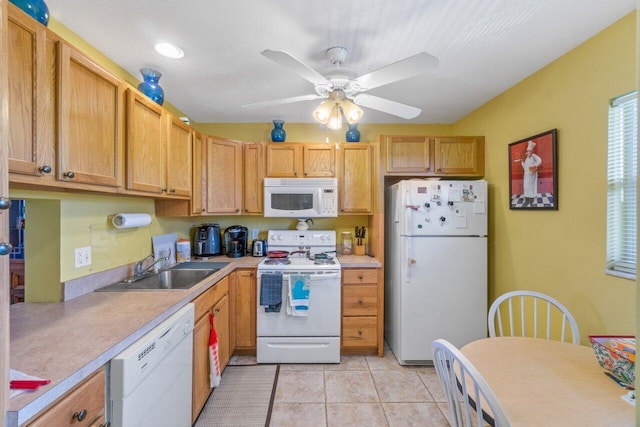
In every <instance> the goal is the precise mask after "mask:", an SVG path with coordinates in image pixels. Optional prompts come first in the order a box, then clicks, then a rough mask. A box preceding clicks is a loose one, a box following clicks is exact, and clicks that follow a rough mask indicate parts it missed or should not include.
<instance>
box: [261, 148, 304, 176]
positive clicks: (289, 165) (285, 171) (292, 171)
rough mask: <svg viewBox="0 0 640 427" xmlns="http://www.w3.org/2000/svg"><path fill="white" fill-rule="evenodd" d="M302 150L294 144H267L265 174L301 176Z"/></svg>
mask: <svg viewBox="0 0 640 427" xmlns="http://www.w3.org/2000/svg"><path fill="white" fill-rule="evenodd" d="M300 169H302V152H301V151H300V146H299V145H296V144H267V176H268V177H273V178H302V176H299V174H301V173H302V172H300V171H299V170H300Z"/></svg>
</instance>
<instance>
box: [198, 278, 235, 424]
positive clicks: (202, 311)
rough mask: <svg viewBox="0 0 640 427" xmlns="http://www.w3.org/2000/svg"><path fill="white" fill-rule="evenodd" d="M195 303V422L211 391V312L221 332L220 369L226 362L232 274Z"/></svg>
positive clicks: (219, 335) (218, 333)
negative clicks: (230, 278)
mask: <svg viewBox="0 0 640 427" xmlns="http://www.w3.org/2000/svg"><path fill="white" fill-rule="evenodd" d="M193 303H194V304H195V324H194V330H193V390H192V407H191V420H192V422H195V420H196V418H197V417H198V414H200V411H201V410H202V408H203V407H204V404H205V403H206V402H207V399H208V398H209V394H210V393H211V387H210V380H209V372H210V367H209V336H210V335H211V324H210V323H209V314H213V318H214V326H215V328H216V333H217V335H218V358H219V360H220V371H221V372H222V370H223V369H224V368H225V366H227V363H228V362H229V356H230V348H229V315H230V307H229V278H228V277H225V278H224V279H222V280H220V281H218V282H217V283H216V284H215V285H213V286H212V287H211V288H209V289H208V290H207V291H205V292H204V293H202V294H201V295H200V296H198V297H197V298H196V299H194V300H193Z"/></svg>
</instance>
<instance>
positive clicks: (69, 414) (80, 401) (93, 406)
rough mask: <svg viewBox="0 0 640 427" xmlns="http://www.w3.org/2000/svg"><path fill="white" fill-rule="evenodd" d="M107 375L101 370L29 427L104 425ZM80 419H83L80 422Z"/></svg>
mask: <svg viewBox="0 0 640 427" xmlns="http://www.w3.org/2000/svg"><path fill="white" fill-rule="evenodd" d="M104 390H105V373H104V369H102V368H100V370H99V371H98V372H96V373H95V374H94V375H93V376H92V377H91V378H89V379H88V380H86V381H85V382H83V383H82V384H80V385H79V386H78V387H76V388H75V389H74V390H73V391H71V392H70V393H69V394H67V395H66V396H65V397H63V398H62V400H60V401H59V402H58V403H56V404H55V405H53V406H52V407H51V408H50V409H49V410H47V411H46V412H45V413H44V414H42V415H41V416H40V417H38V418H36V420H35V421H33V422H32V423H30V424H27V425H28V426H29V427H45V426H46V427H51V426H73V427H75V426H78V427H80V426H93V425H99V424H101V423H104V419H105V417H104V408H105V394H104ZM79 418H82V420H80V419H79Z"/></svg>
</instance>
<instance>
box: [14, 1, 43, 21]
mask: <svg viewBox="0 0 640 427" xmlns="http://www.w3.org/2000/svg"><path fill="white" fill-rule="evenodd" d="M10 1H11V3H13V4H15V5H16V6H18V7H19V8H20V9H22V10H24V11H25V12H26V13H27V14H28V15H30V16H32V17H33V19H35V20H36V21H38V22H40V23H41V24H42V25H47V24H48V23H49V8H48V7H47V4H46V3H45V2H44V1H43V0H10Z"/></svg>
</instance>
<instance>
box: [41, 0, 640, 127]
mask: <svg viewBox="0 0 640 427" xmlns="http://www.w3.org/2000/svg"><path fill="white" fill-rule="evenodd" d="M47 4H48V6H49V11H50V14H51V16H53V17H54V18H55V19H57V20H58V21H60V22H62V23H63V24H64V25H66V26H67V27H69V28H70V29H71V30H73V31H74V32H76V33H77V34H78V35H79V36H80V37H82V38H84V39H85V40H87V41H88V42H89V43H91V44H92V45H93V46H95V47H96V48H97V49H98V50H100V51H101V52H103V53H104V54H105V55H106V56H108V57H109V58H111V59H112V60H113V61H115V62H116V63H118V64H119V65H120V66H122V67H123V68H125V69H126V70H127V71H129V72H130V73H131V74H133V75H135V76H138V77H140V74H139V71H138V70H139V69H140V68H142V67H151V68H155V69H157V70H159V71H161V72H162V74H163V76H162V78H161V79H160V85H161V86H162V87H163V88H164V90H165V99H166V100H167V101H168V102H171V103H172V104H173V105H175V106H176V107H177V108H179V109H180V110H182V111H183V112H185V114H187V115H188V116H189V117H190V118H191V120H193V121H195V122H207V123H209V122H211V123H213V122H216V123H225V122H268V121H270V120H272V119H275V118H280V119H283V120H285V121H287V122H313V119H312V116H311V113H312V112H313V110H314V109H315V107H316V106H317V105H318V104H319V102H320V101H318V100H315V101H303V102H298V103H294V104H287V105H280V106H276V107H270V108H262V109H246V108H241V105H243V104H249V103H253V102H259V101H266V100H271V99H279V98H287V97H294V96H299V95H306V94H313V93H314V90H313V85H312V84H311V83H309V82H308V81H306V80H304V79H303V78H301V77H300V76H298V75H297V74H295V73H293V72H291V71H289V70H288V69H286V68H284V67H282V66H280V65H278V64H276V63H275V62H272V61H270V60H268V59H267V58H265V57H263V56H262V55H261V54H260V52H261V51H263V50H265V49H272V50H284V51H287V52H289V53H290V54H292V55H293V56H295V57H297V58H299V59H300V60H302V61H303V62H304V63H306V64H307V65H309V66H310V67H312V68H314V69H316V70H318V71H319V72H321V73H322V70H323V69H324V68H326V67H327V66H328V65H329V64H328V62H327V60H326V56H325V51H326V50H327V49H328V48H329V47H332V46H344V47H346V48H347V49H348V51H349V55H348V57H347V59H346V61H345V63H344V64H343V66H345V67H346V68H348V69H350V70H352V71H354V72H355V73H356V74H357V75H361V74H364V73H367V72H369V71H373V70H375V69H378V68H380V67H383V66H385V65H387V64H390V63H393V62H396V61H399V60H401V59H404V58H406V57H408V56H412V55H415V54H417V53H419V52H422V51H426V52H428V53H430V54H431V55H434V56H436V57H437V58H438V59H439V62H440V63H439V68H438V69H437V70H435V71H431V72H428V73H425V74H422V75H420V76H417V77H412V78H409V79H406V80H403V81H400V82H396V83H392V84H389V85H386V86H383V87H379V88H376V89H372V90H371V91H369V92H368V93H370V94H372V95H377V96H380V97H384V98H389V99H391V100H394V101H397V102H401V103H404V104H409V105H412V106H416V107H419V108H421V109H422V113H421V114H420V115H419V116H418V117H416V118H414V119H411V120H405V119H401V118H398V117H395V116H392V115H389V114H385V113H381V112H377V111H374V110H371V109H365V114H364V117H363V119H362V122H363V123H452V122H455V121H457V120H459V119H460V118H462V117H464V116H465V115H466V114H468V113H469V112H471V111H473V110H474V109H476V108H477V107H479V106H481V105H482V104H484V103H485V102H487V101H489V100H490V99H491V98H493V97H495V96H496V95H498V94H500V93H501V92H503V91H504V90H506V89H508V88H509V87H511V86H512V85H514V84H515V83H517V82H519V81H521V80H522V79H524V78H525V77H527V76H529V75H530V74H532V73H534V72H535V71H537V70H539V69H540V68H542V67H544V66H545V65H547V64H548V63H550V62H551V61H553V60H554V59H556V58H558V57H559V56H561V55H563V54H565V53H566V52H568V51H570V50H571V49H573V48H575V47H576V46H578V45H579V44H581V43H582V42H584V41H585V40H587V39H588V38H590V37H592V36H593V35H595V34H597V33H598V32H599V31H601V30H602V29H604V28H606V27H607V26H609V25H611V24H612V23H614V22H615V21H617V20H618V19H620V18H621V17H623V16H625V15H626V14H628V13H629V12H631V11H632V10H634V8H635V0H393V1H390V0H322V1H304V0H269V1H266V0H226V1H222V0H189V1H175V0H173V1H170V0H136V1H132V0H109V1H107V0H94V1H87V0H47ZM159 41H169V42H172V43H174V44H176V45H178V46H179V47H181V48H182V49H183V50H184V51H185V57H184V58H182V59H179V60H177V59H167V58H164V57H162V56H160V55H159V54H158V53H156V52H155V51H154V49H153V45H154V44H155V43H157V42H159Z"/></svg>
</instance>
